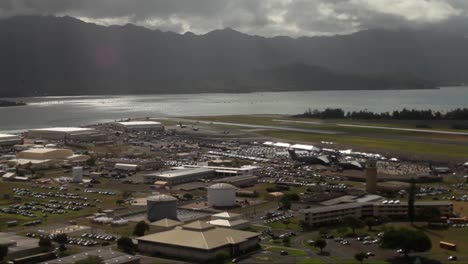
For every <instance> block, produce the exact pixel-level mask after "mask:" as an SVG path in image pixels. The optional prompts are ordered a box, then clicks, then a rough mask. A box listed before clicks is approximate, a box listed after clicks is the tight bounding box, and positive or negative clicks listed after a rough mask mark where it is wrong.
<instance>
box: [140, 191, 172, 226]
mask: <svg viewBox="0 0 468 264" xmlns="http://www.w3.org/2000/svg"><path fill="white" fill-rule="evenodd" d="M146 210H147V217H148V221H150V222H154V221H158V220H161V219H164V218H169V219H172V220H177V199H176V198H174V197H172V196H170V195H165V194H160V195H155V196H151V197H149V198H148V199H147V201H146Z"/></svg>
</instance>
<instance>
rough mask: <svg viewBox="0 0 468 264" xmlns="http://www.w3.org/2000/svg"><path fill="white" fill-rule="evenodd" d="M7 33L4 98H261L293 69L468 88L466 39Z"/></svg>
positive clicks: (17, 29) (83, 26)
mask: <svg viewBox="0 0 468 264" xmlns="http://www.w3.org/2000/svg"><path fill="white" fill-rule="evenodd" d="M0 34H1V35H2V36H3V37H2V42H0V58H1V60H0V85H1V86H0V96H7V95H8V96H34V95H61V94H97V93H99V94H122V93H125V94H129V93H184V92H188V93H194V92H195V93H196V92H207V91H209V92H250V91H255V89H256V88H255V87H253V86H252V82H254V81H255V80H252V77H251V76H252V73H254V72H255V71H258V70H267V71H268V70H269V71H274V70H275V69H278V68H280V67H286V68H287V67H289V66H290V65H294V64H296V63H303V64H304V65H309V66H317V67H321V68H326V69H329V70H330V71H333V72H334V73H336V74H337V75H339V76H342V75H355V76H359V77H366V76H386V77H385V78H391V77H390V76H394V77H395V76H402V75H406V76H411V77H412V78H413V80H412V81H411V82H409V83H413V84H415V83H416V84H418V85H416V86H411V87H408V88H410V89H413V88H415V89H417V88H421V86H420V84H422V83H423V85H422V87H427V84H428V82H427V81H432V84H431V85H430V86H435V85H451V84H459V83H462V82H465V83H466V82H468V73H467V72H465V71H464V70H463V69H465V68H468V45H467V44H468V40H467V39H466V38H465V37H463V36H458V35H453V34H443V33H434V32H428V31H415V30H368V31H362V32H357V33H354V34H350V35H339V36H321V37H301V38H290V37H272V38H267V37H262V36H251V35H247V34H244V33H242V32H239V31H236V30H233V29H223V30H215V31H212V32H209V33H207V34H203V35H196V34H193V33H184V34H178V33H174V32H163V31H160V30H151V29H147V28H143V27H140V26H135V25H132V24H127V25H122V26H108V27H105V26H100V25H96V24H93V23H86V22H83V21H81V20H79V19H76V18H73V17H53V16H20V17H12V18H8V19H3V20H0ZM290 76H293V75H290ZM392 78H393V77H392ZM395 78H396V79H398V78H399V77H395ZM272 79H273V77H272ZM362 80H363V79H362ZM422 80H424V81H422ZM257 81H258V80H257ZM282 81H284V79H283V80H282ZM289 81H290V82H292V83H294V80H289ZM296 84H298V82H296ZM216 85H219V87H218V88H216V87H214V86H216ZM235 85H237V86H236V87H235ZM380 85H381V84H377V83H376V85H375V86H376V87H375V88H374V89H382V87H379V86H380ZM382 85H384V84H382ZM307 86H308V85H307V84H304V83H303V84H302V85H301V87H299V88H296V89H300V90H304V89H307V88H306V87H307ZM353 86H356V85H353ZM247 87H248V88H247ZM258 89H260V88H258ZM264 89H267V88H266V87H261V90H264ZM343 89H356V87H351V88H347V87H343ZM285 90H288V89H285Z"/></svg>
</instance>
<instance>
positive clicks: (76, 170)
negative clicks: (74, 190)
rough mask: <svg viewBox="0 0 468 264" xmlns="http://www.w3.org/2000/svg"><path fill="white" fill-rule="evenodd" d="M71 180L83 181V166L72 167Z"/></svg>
mask: <svg viewBox="0 0 468 264" xmlns="http://www.w3.org/2000/svg"><path fill="white" fill-rule="evenodd" d="M72 181H73V182H82V181H83V167H73V169H72Z"/></svg>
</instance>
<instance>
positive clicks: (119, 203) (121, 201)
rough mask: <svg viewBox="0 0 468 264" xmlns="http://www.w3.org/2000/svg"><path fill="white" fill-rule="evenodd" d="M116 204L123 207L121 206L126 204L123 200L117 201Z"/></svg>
mask: <svg viewBox="0 0 468 264" xmlns="http://www.w3.org/2000/svg"><path fill="white" fill-rule="evenodd" d="M115 204H116V205H118V206H121V205H123V204H125V201H124V200H122V199H117V201H115Z"/></svg>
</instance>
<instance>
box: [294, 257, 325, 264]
mask: <svg viewBox="0 0 468 264" xmlns="http://www.w3.org/2000/svg"><path fill="white" fill-rule="evenodd" d="M322 263H323V262H322V261H321V260H320V259H317V258H305V259H301V260H299V261H298V262H297V264H322Z"/></svg>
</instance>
